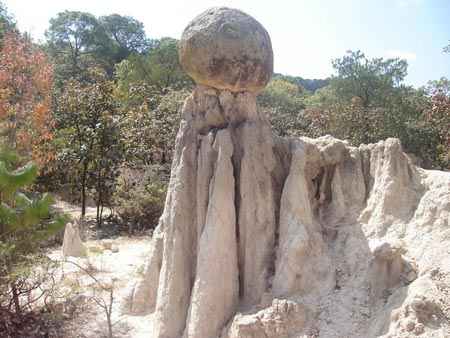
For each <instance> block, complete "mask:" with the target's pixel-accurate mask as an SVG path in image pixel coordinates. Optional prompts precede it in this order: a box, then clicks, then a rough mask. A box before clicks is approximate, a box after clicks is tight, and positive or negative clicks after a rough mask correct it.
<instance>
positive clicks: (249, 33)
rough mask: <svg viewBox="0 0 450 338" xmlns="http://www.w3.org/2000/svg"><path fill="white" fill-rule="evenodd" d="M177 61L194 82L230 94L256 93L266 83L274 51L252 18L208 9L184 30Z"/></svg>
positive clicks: (238, 12) (222, 10) (237, 12)
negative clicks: (224, 90) (223, 90)
mask: <svg viewBox="0 0 450 338" xmlns="http://www.w3.org/2000/svg"><path fill="white" fill-rule="evenodd" d="M179 50H180V62H181V65H182V66H183V68H184V70H185V71H186V73H188V74H189V75H190V76H191V77H192V78H193V79H194V81H195V82H196V83H198V84H202V85H207V86H211V87H214V88H217V89H226V90H229V91H232V92H240V91H250V92H256V91H259V90H261V89H263V88H264V87H265V86H266V84H267V83H268V82H269V80H270V77H271V76H272V72H273V52H272V44H271V42H270V37H269V34H268V33H267V32H266V30H265V29H264V27H263V26H262V25H261V24H260V23H259V22H258V21H256V20H255V19H253V18H252V17H251V16H249V15H247V14H245V13H243V12H241V11H239V10H237V9H232V8H226V7H218V8H211V9H209V10H207V11H205V12H203V13H202V14H200V15H199V16H197V17H196V18H195V19H194V20H192V22H191V23H189V25H188V26H187V27H186V29H185V30H184V32H183V36H182V37H181V40H180V48H179Z"/></svg>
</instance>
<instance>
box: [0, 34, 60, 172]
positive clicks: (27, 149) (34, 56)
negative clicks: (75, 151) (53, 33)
mask: <svg viewBox="0 0 450 338" xmlns="http://www.w3.org/2000/svg"><path fill="white" fill-rule="evenodd" d="M52 84H53V69H52V66H51V65H50V63H49V62H48V60H47V57H46V55H45V54H44V53H43V52H42V51H41V50H40V49H39V48H37V47H36V46H35V45H33V44H32V43H31V42H30V41H29V40H27V39H26V38H23V37H21V36H20V35H18V34H17V33H15V32H9V33H6V35H5V37H4V40H3V46H2V48H1V50H0V125H1V127H2V136H4V137H6V141H5V142H6V143H7V144H8V146H9V147H11V148H14V149H17V150H18V151H19V152H20V153H21V154H23V155H31V156H32V158H33V159H34V161H35V162H36V163H38V164H39V165H41V166H43V165H45V164H47V163H48V162H49V161H50V160H52V159H53V153H52V152H51V150H50V142H51V139H52V137H53V135H52V128H53V125H54V121H53V119H52V114H51V110H50V106H51V90H52Z"/></svg>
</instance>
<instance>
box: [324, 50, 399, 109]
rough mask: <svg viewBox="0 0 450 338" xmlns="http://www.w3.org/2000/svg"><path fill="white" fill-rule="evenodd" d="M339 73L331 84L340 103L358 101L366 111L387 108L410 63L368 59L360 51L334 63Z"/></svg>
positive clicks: (396, 60)
mask: <svg viewBox="0 0 450 338" xmlns="http://www.w3.org/2000/svg"><path fill="white" fill-rule="evenodd" d="M333 67H334V69H335V70H336V72H337V75H336V76H333V77H332V78H331V81H330V84H331V86H332V88H333V89H334V90H335V91H336V95H337V97H338V98H340V99H341V100H346V101H347V102H350V101H351V100H352V99H353V98H354V97H359V98H360V100H361V104H362V106H363V107H364V108H367V107H370V106H377V107H379V106H384V105H386V103H387V100H388V99H389V98H390V97H391V96H392V95H393V94H394V91H393V89H394V88H397V87H399V86H400V84H401V83H402V81H403V80H404V78H405V76H406V74H407V68H408V63H407V62H406V61H405V60H400V59H386V60H385V59H383V58H374V59H368V58H367V57H366V56H365V55H364V53H362V52H361V51H356V52H353V51H348V52H347V54H346V55H344V56H343V57H342V58H340V59H335V60H334V61H333Z"/></svg>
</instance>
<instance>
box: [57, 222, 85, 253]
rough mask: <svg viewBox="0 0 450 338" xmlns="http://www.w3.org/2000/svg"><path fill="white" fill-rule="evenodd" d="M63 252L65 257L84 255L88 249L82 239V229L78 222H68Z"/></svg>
mask: <svg viewBox="0 0 450 338" xmlns="http://www.w3.org/2000/svg"><path fill="white" fill-rule="evenodd" d="M62 252H63V255H64V256H65V257H69V256H72V257H84V256H86V253H87V250H86V247H85V246H84V244H83V242H82V241H81V237H80V231H79V229H78V226H77V225H76V224H72V223H67V225H66V228H65V230H64V240H63V245H62Z"/></svg>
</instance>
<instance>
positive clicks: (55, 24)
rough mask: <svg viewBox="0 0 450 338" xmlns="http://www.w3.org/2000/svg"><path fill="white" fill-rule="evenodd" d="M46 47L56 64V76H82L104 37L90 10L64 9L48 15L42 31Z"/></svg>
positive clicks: (105, 36)
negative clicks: (48, 20) (54, 14)
mask: <svg viewBox="0 0 450 338" xmlns="http://www.w3.org/2000/svg"><path fill="white" fill-rule="evenodd" d="M45 35H46V38H47V49H48V51H49V54H50V55H51V56H52V57H53V60H54V62H55V64H56V73H57V75H58V80H59V81H60V82H61V81H64V80H67V79H72V78H73V79H84V77H85V76H86V72H87V69H88V68H89V66H92V65H93V64H94V63H95V58H94V57H95V55H96V54H97V53H100V52H101V49H102V48H104V47H103V45H104V44H105V43H102V40H106V39H108V37H107V35H106V33H105V31H104V30H103V28H102V26H101V25H100V24H99V22H98V20H97V19H96V18H95V16H93V15H92V14H90V13H85V12H77V11H64V12H61V13H58V14H57V16H56V17H54V18H52V19H50V27H49V29H48V30H47V32H46V33H45Z"/></svg>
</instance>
